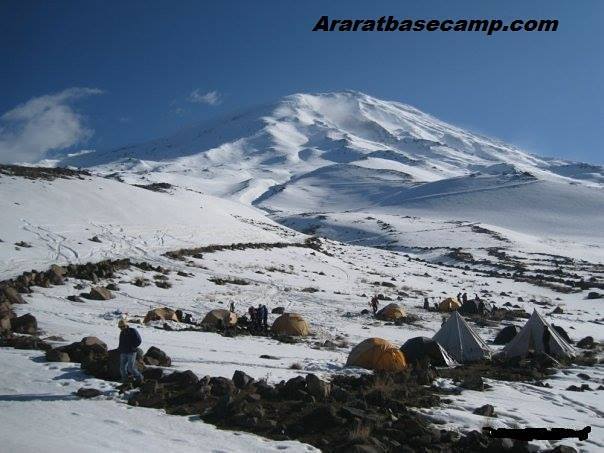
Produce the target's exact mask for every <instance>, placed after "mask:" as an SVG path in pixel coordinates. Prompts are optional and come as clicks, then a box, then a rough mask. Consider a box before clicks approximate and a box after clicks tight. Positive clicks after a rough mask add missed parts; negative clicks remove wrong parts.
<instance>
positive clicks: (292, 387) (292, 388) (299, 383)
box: [280, 376, 306, 399]
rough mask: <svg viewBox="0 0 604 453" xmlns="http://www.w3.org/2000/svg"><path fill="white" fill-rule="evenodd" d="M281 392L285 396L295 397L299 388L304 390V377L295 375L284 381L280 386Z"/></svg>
mask: <svg viewBox="0 0 604 453" xmlns="http://www.w3.org/2000/svg"><path fill="white" fill-rule="evenodd" d="M280 388H281V390H280V391H281V394H282V395H283V396H284V397H285V398H289V399H297V398H298V396H299V394H298V391H299V390H303V391H304V390H306V379H305V378H303V377H302V376H296V377H293V378H291V379H290V380H288V381H287V382H285V383H284V384H283V385H282V386H281V387H280Z"/></svg>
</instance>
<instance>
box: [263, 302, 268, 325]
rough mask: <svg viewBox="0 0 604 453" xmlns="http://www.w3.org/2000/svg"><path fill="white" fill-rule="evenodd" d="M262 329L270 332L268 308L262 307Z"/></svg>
mask: <svg viewBox="0 0 604 453" xmlns="http://www.w3.org/2000/svg"><path fill="white" fill-rule="evenodd" d="M262 328H263V329H264V330H265V331H266V330H268V307H267V306H266V305H262Z"/></svg>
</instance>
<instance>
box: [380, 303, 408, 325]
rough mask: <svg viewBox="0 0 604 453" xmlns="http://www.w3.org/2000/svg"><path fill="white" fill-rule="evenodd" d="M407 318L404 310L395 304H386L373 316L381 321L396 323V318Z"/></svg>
mask: <svg viewBox="0 0 604 453" xmlns="http://www.w3.org/2000/svg"><path fill="white" fill-rule="evenodd" d="M405 316H407V314H406V313H405V310H404V309H402V308H401V307H400V306H399V305H397V304H388V305H386V306H385V307H384V308H382V309H381V310H380V311H378V312H377V313H376V314H375V317H376V318H378V319H381V320H383V321H396V320H397V319H398V318H404V317H405Z"/></svg>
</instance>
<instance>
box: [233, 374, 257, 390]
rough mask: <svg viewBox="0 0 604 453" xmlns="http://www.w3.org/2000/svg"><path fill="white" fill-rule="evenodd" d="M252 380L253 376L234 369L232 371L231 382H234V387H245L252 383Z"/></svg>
mask: <svg viewBox="0 0 604 453" xmlns="http://www.w3.org/2000/svg"><path fill="white" fill-rule="evenodd" d="M253 382H254V378H253V377H251V376H248V375H247V374H245V373H244V372H243V371H239V370H237V371H235V373H233V384H235V387H237V388H239V389H242V388H245V387H247V386H248V385H250V384H252V383H253Z"/></svg>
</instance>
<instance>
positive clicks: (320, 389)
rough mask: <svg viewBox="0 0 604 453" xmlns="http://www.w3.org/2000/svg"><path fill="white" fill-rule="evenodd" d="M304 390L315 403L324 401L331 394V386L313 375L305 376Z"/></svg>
mask: <svg viewBox="0 0 604 453" xmlns="http://www.w3.org/2000/svg"><path fill="white" fill-rule="evenodd" d="M306 389H307V391H308V393H309V394H310V395H311V396H313V397H314V398H315V399H316V400H317V401H326V400H327V399H328V398H329V394H330V393H331V385H330V384H329V383H327V382H325V381H322V380H321V379H319V378H318V377H317V376H315V375H314V374H307V375H306Z"/></svg>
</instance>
